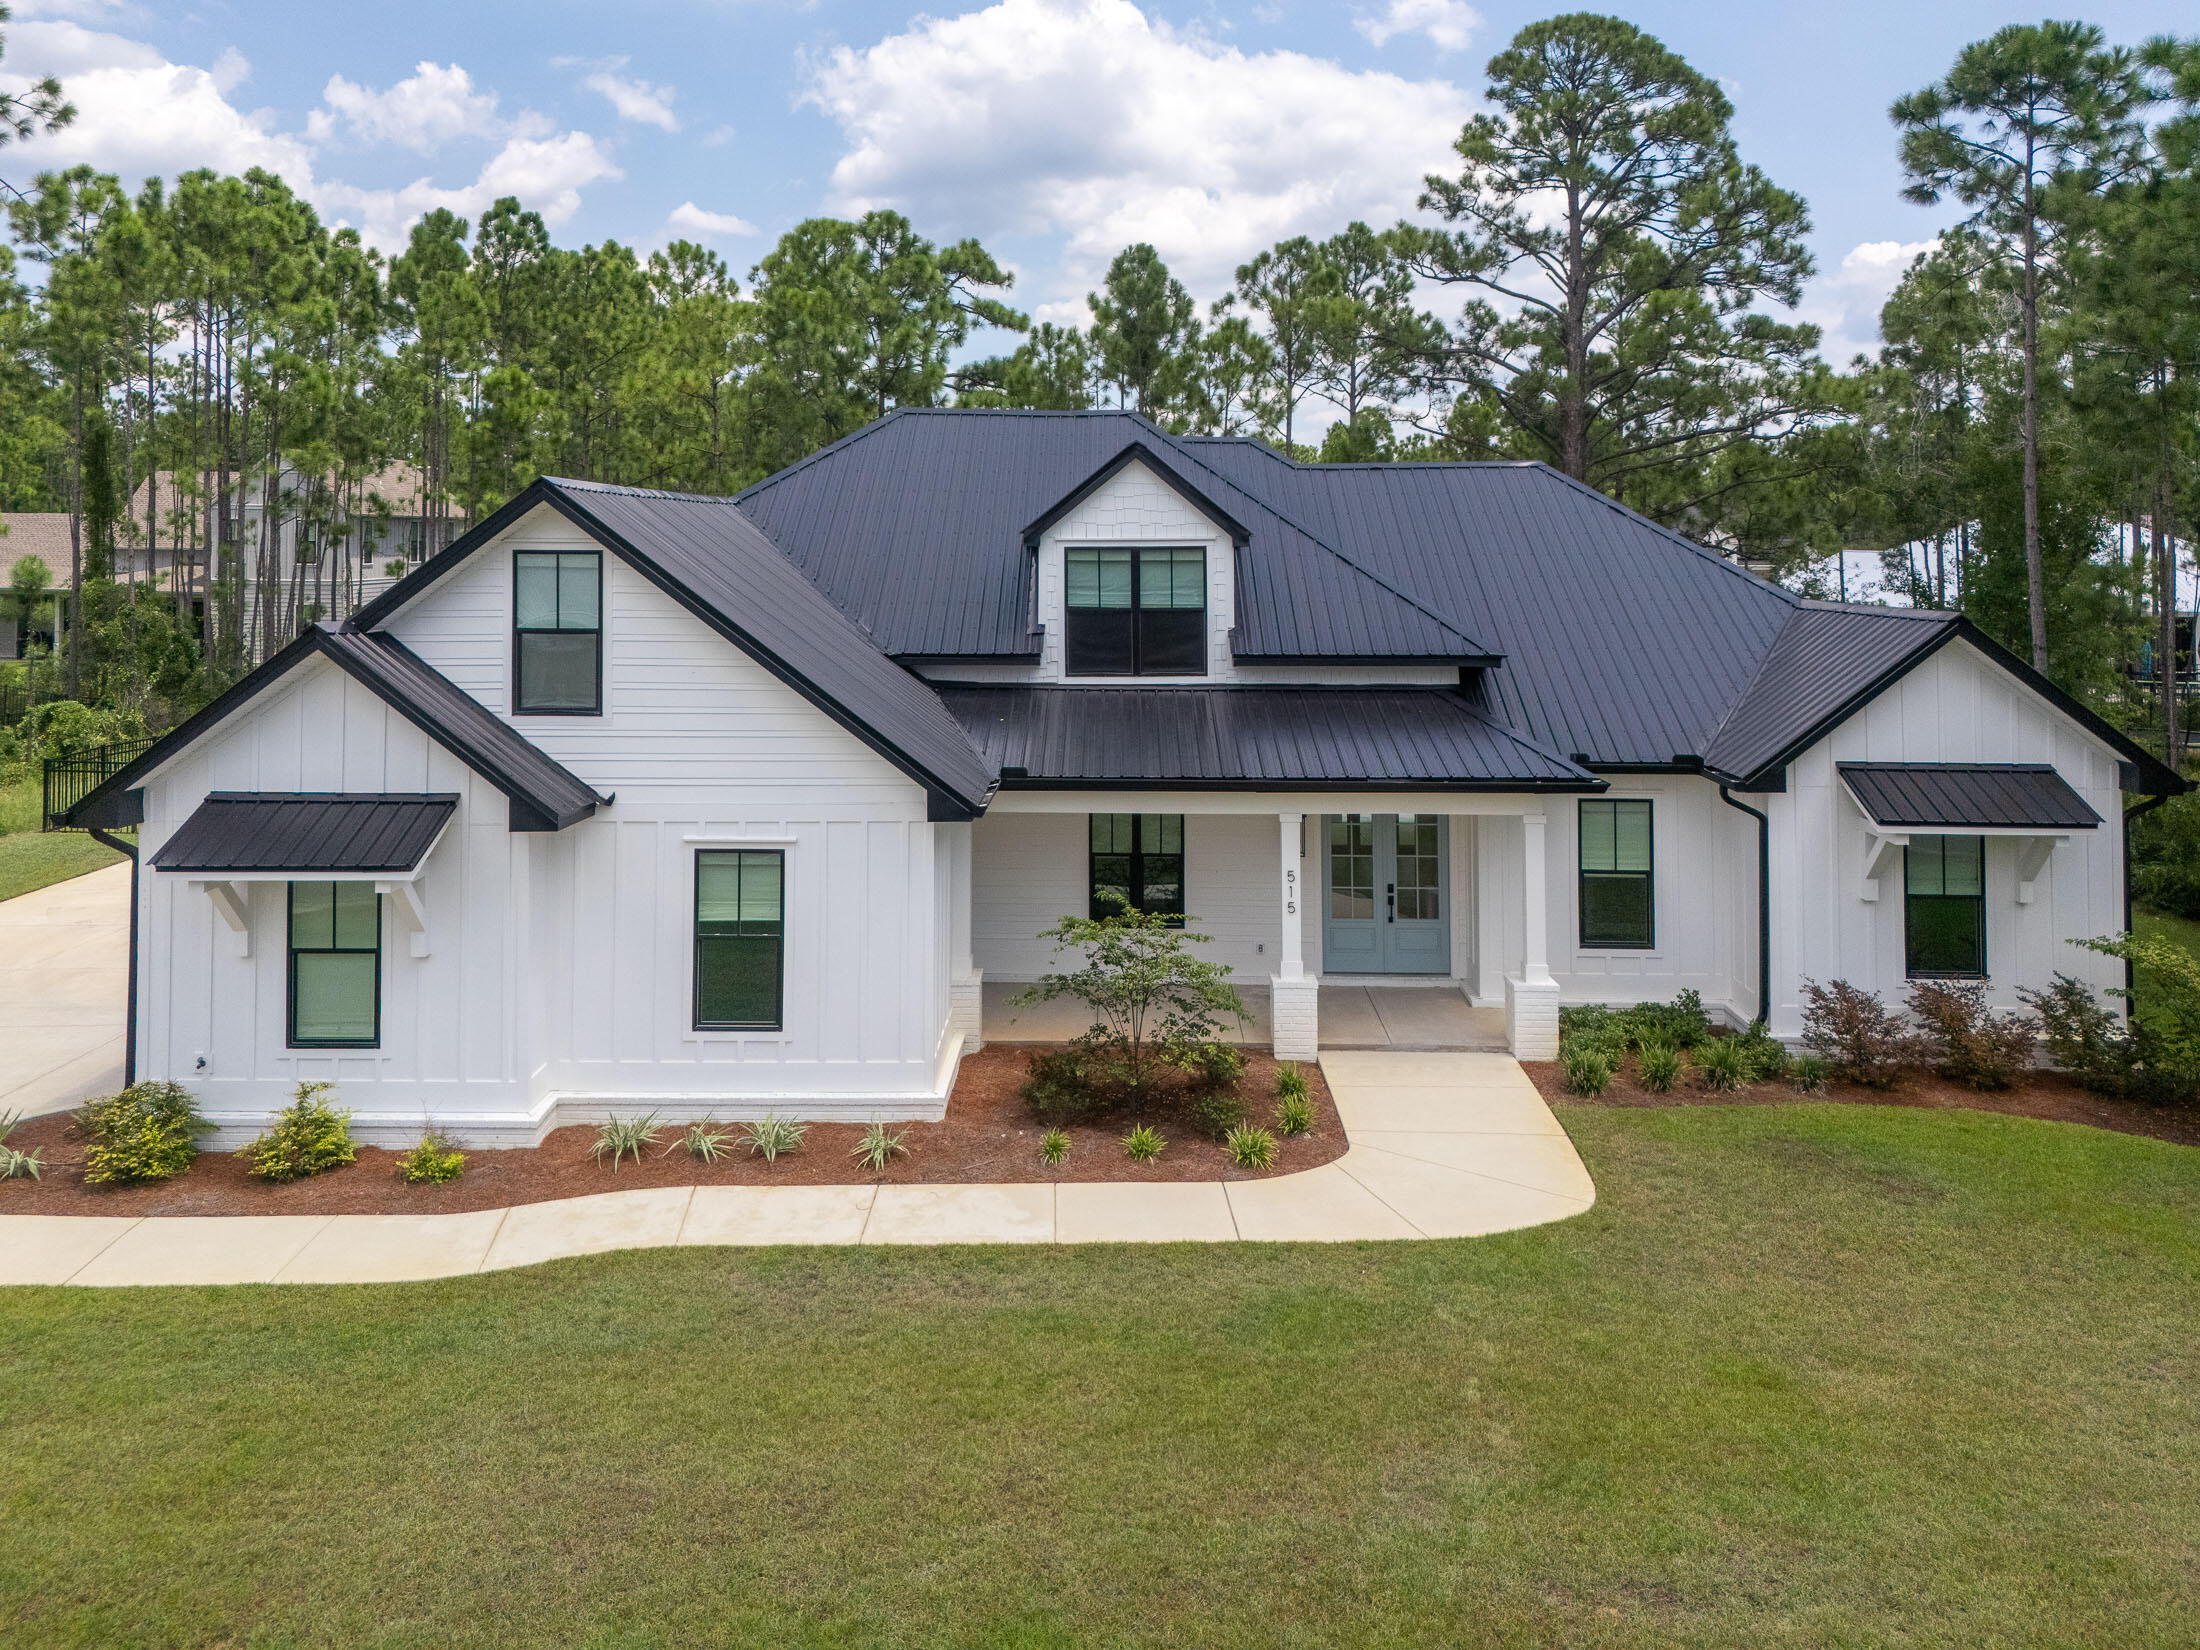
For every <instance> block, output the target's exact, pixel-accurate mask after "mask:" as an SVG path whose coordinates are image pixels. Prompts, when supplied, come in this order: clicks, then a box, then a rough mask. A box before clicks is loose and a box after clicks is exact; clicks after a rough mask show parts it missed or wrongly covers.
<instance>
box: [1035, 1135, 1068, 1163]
mask: <svg viewBox="0 0 2200 1650" xmlns="http://www.w3.org/2000/svg"><path fill="white" fill-rule="evenodd" d="M1039 1161H1040V1162H1042V1163H1066V1162H1068V1161H1069V1131H1068V1130H1067V1129H1049V1130H1047V1132H1046V1133H1045V1134H1043V1135H1041V1136H1040V1137H1039Z"/></svg>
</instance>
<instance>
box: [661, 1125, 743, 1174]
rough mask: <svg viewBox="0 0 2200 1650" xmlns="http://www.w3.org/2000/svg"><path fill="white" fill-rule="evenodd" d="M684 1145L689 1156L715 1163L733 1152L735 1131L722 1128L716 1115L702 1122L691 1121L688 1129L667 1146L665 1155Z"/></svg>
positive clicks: (668, 1155)
mask: <svg viewBox="0 0 2200 1650" xmlns="http://www.w3.org/2000/svg"><path fill="white" fill-rule="evenodd" d="M683 1146H685V1147H686V1148H687V1154H688V1156H690V1157H692V1158H694V1159H695V1160H696V1162H698V1163H715V1162H717V1161H718V1160H719V1159H720V1158H721V1157H725V1156H728V1155H730V1154H731V1153H732V1151H733V1131H732V1130H731V1129H722V1128H720V1127H719V1126H718V1120H717V1119H716V1118H715V1117H706V1118H704V1119H703V1120H702V1121H700V1122H697V1123H690V1124H689V1125H688V1126H687V1131H686V1132H685V1133H684V1134H682V1135H681V1136H680V1138H679V1139H677V1140H675V1141H674V1142H673V1143H672V1144H671V1145H669V1146H667V1147H666V1148H665V1156H667V1157H670V1156H671V1155H672V1154H673V1153H674V1152H676V1151H678V1150H679V1149H680V1148H681V1147H683Z"/></svg>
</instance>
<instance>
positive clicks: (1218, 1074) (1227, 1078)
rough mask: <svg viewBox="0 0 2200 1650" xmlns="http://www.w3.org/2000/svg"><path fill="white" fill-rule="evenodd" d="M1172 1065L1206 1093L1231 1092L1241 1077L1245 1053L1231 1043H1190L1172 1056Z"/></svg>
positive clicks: (1242, 1075) (1243, 1072)
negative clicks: (1186, 1074)
mask: <svg viewBox="0 0 2200 1650" xmlns="http://www.w3.org/2000/svg"><path fill="white" fill-rule="evenodd" d="M1175 1063H1176V1064H1177V1065H1178V1066H1179V1067H1181V1068H1182V1069H1183V1070H1184V1071H1185V1072H1187V1073H1189V1074H1190V1076H1191V1079H1192V1081H1193V1082H1194V1083H1197V1084H1198V1085H1199V1086H1200V1087H1202V1088H1205V1089H1209V1090H1216V1089H1234V1088H1236V1087H1237V1086H1238V1083H1239V1082H1240V1080H1242V1079H1243V1078H1244V1076H1245V1054H1244V1051H1243V1050H1241V1049H1239V1048H1238V1047H1237V1046H1236V1045H1235V1044H1234V1043H1223V1042H1206V1043H1194V1044H1192V1045H1191V1046H1190V1047H1189V1048H1186V1049H1183V1050H1180V1051H1179V1052H1178V1053H1177V1054H1176V1056H1175Z"/></svg>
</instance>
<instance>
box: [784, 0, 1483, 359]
mask: <svg viewBox="0 0 2200 1650" xmlns="http://www.w3.org/2000/svg"><path fill="white" fill-rule="evenodd" d="M803 96H804V101H806V102H809V103H812V104H814V105H816V106H817V107H818V108H820V109H822V110H824V111H825V113H826V114H828V115H829V116H831V117H832V119H833V120H835V121H836V122H837V123H838V124H839V125H840V128H841V130H842V132H843V134H844V135H845V137H846V139H847V141H848V149H847V151H846V153H844V154H843V155H842V157H841V159H840V161H839V163H838V164H837V165H836V166H835V168H834V170H833V188H834V193H835V195H836V196H837V198H838V199H837V204H838V205H839V206H840V207H841V209H843V210H847V211H861V210H865V209H868V208H870V207H873V206H881V205H891V206H894V207H896V208H897V209H900V210H904V211H907V212H909V213H910V214H911V215H912V216H913V217H915V218H916V219H917V221H919V222H920V223H924V224H927V225H929V226H931V227H932V232H933V233H935V234H947V235H950V236H952V235H960V234H965V233H978V234H991V235H997V234H1003V233H1010V234H1036V233H1059V234H1062V235H1063V236H1065V237H1066V242H1067V244H1066V249H1065V254H1064V258H1065V264H1066V266H1067V267H1066V268H1065V270H1064V271H1063V272H1062V276H1061V278H1060V279H1061V283H1062V285H1061V289H1060V290H1056V291H1052V292H1049V291H1043V290H1042V291H1040V292H1037V293H1033V294H1031V296H1030V298H1029V299H1027V302H1028V301H1033V300H1036V302H1037V305H1038V309H1037V312H1038V313H1041V314H1050V313H1055V312H1056V311H1055V310H1053V309H1052V308H1050V307H1049V305H1050V300H1051V301H1053V302H1055V303H1060V304H1068V303H1071V302H1072V301H1073V299H1074V296H1075V295H1076V294H1081V293H1082V292H1083V291H1084V290H1085V288H1086V286H1088V285H1090V284H1091V283H1092V282H1093V281H1094V280H1095V279H1096V278H1097V276H1098V274H1099V272H1100V271H1101V270H1102V269H1104V268H1105V266H1106V263H1107V260H1108V259H1109V258H1110V257H1112V256H1113V255H1114V254H1115V252H1117V251H1118V250H1120V249H1121V248H1122V247H1123V246H1125V245H1127V244H1129V243H1130V242H1133V241H1151V242H1152V243H1153V244H1154V245H1155V246H1156V247H1157V248H1158V249H1159V250H1160V252H1161V254H1162V256H1163V257H1164V258H1165V259H1167V260H1168V261H1169V263H1170V265H1171V267H1172V269H1173V270H1174V271H1175V272H1176V273H1177V274H1178V275H1179V276H1180V277H1181V278H1182V279H1183V280H1184V281H1185V282H1186V284H1187V285H1190V286H1192V287H1193V289H1194V290H1195V291H1197V292H1202V293H1205V294H1208V295H1212V294H1213V293H1216V292H1219V291H1220V290H1221V289H1222V288H1223V287H1224V286H1226V285H1227V284H1228V282H1229V279H1230V273H1231V271H1232V270H1233V269H1234V268H1235V267H1236V265H1238V264H1239V263H1241V262H1243V261H1244V260H1245V259H1246V258H1247V257H1249V256H1250V255H1251V254H1252V253H1254V252H1256V251H1258V250H1259V249H1260V248H1262V247H1264V246H1267V245H1269V244H1270V243H1272V242H1274V241H1276V240H1278V239H1280V238H1283V237H1286V236H1290V235H1296V234H1322V235H1326V234H1330V233H1333V232H1335V231H1336V230H1337V229H1339V228H1341V227H1342V226H1343V225H1344V224H1345V223H1346V222H1347V221H1348V220H1350V219H1353V218H1364V219H1366V220H1367V221H1369V222H1371V223H1375V224H1378V225H1380V224H1385V223H1388V222H1390V221H1392V220H1393V219H1395V218H1397V217H1399V216H1400V215H1402V214H1403V213H1405V212H1408V211H1410V210H1411V209H1412V206H1413V201H1414V197H1415V196H1416V194H1418V192H1419V189H1420V183H1421V177H1422V174H1423V173H1424V172H1427V171H1430V170H1438V169H1443V168H1444V167H1445V165H1446V163H1447V162H1448V160H1449V159H1450V145H1451V141H1452V139H1453V138H1454V137H1456V136H1457V135H1458V131H1459V128H1460V125H1461V124H1462V123H1463V122H1464V121H1465V119H1466V116H1467V113H1468V108H1469V99H1468V97H1467V95H1466V94H1465V93H1464V92H1462V91H1460V90H1459V89H1458V88H1457V87H1455V86H1452V85H1450V84H1449V83H1447V82H1444V81H1440V80H1436V81H1414V80H1406V79H1403V78H1401V77H1399V76H1397V75H1392V74H1385V73H1379V72H1374V71H1368V72H1354V71H1351V70H1348V69H1345V68H1344V67H1342V66H1341V65H1339V64H1337V63H1334V62H1329V61H1326V60H1324V59H1321V58H1314V57H1307V56H1304V55H1302V54H1300V53H1297V52H1283V51H1275V52H1260V53H1253V54H1248V53H1246V52H1242V51H1239V50H1237V49H1236V48H1234V47H1228V46H1223V45H1219V44H1217V43H1215V42H1214V41H1212V40H1209V39H1207V38H1206V37H1204V36H1201V35H1198V34H1194V33H1189V32H1185V31H1180V30H1176V29H1172V28H1170V27H1169V26H1168V25H1167V24H1165V23H1157V22H1153V21H1150V20H1149V19H1148V18H1147V17H1146V16H1145V15H1144V14H1143V13H1141V12H1140V11H1139V9H1138V8H1137V7H1136V6H1135V5H1133V4H1131V3H1130V0H1000V3H999V4H996V5H994V6H991V7H989V8H988V9H986V10H984V11H980V12H971V13H966V14H964V15H962V16H960V17H951V18H931V17H920V18H918V19H917V20H916V21H914V22H913V23H912V24H911V25H910V26H909V28H908V29H907V30H906V31H905V32H903V33H901V34H896V35H889V36H887V37H886V38H885V39H883V40H881V41H879V42H878V43H877V44H876V45H873V46H870V47H867V48H864V49H862V50H855V49H852V48H849V47H840V48H838V49H836V50H834V51H832V52H830V53H829V54H827V55H826V56H824V57H823V58H822V59H819V60H816V61H814V62H813V63H811V65H810V73H809V84H808V87H807V89H806V90H805V92H804V94H803ZM1078 313H1079V315H1080V317H1081V306H1080V307H1079V310H1078Z"/></svg>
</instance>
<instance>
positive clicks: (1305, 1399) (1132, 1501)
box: [0, 1105, 2200, 1650]
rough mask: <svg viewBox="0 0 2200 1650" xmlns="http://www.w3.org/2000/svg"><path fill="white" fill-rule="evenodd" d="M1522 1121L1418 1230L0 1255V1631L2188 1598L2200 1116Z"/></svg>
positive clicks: (1201, 1628) (1927, 1628) (1157, 1634)
mask: <svg viewBox="0 0 2200 1650" xmlns="http://www.w3.org/2000/svg"><path fill="white" fill-rule="evenodd" d="M1563 1117H1564V1121H1565V1123H1566V1125H1567V1127H1568V1128H1569V1129H1570V1130H1571V1131H1572V1132H1573V1134H1574V1136H1575V1139H1576V1140H1577V1142H1578V1143H1579V1145H1580V1147H1581V1149H1582V1152H1583V1154H1584V1156H1585V1157H1586V1159H1587V1161H1588V1163H1589V1166H1590V1169H1591V1171H1592V1172H1593V1173H1594V1174H1595V1176H1596V1179H1597V1182H1598V1185H1599V1188H1600V1192H1601V1197H1600V1201H1599V1203H1598V1205H1597V1206H1596V1208H1595V1209H1593V1210H1592V1211H1591V1212H1590V1213H1588V1214H1587V1215H1584V1216H1582V1217H1580V1218H1578V1219H1575V1220H1572V1221H1568V1222H1564V1223H1562V1224H1559V1225H1556V1226H1549V1227H1543V1228H1539V1229H1535V1230H1531V1231H1526V1232H1519V1233H1514V1234H1510V1235H1507V1236H1504V1237H1499V1238H1490V1239H1481V1240H1475V1241H1469V1242H1450V1243H1399V1244H1387V1245H1354V1246H1346V1247H1325V1246H1320V1245H1307V1246H1302V1247H1288V1248H1265V1247H1263V1248H1250V1247H1248V1248H1238V1247H1230V1248H1223V1249H1212V1248H1202V1247H1184V1248H1169V1249H1113V1250H1105V1249H1063V1250H1052V1249H1047V1250H1030V1249H989V1250H973V1249H961V1250H932V1251H927V1250H921V1249H897V1250H869V1251H849V1250H780V1251H768V1252H743V1251H730V1250H695V1251H664V1250H660V1251H653V1252H644V1253H627V1254H614V1255H606V1256H601V1257H596V1258H593V1259H589V1260H580V1261H567V1262H560V1263H557V1264H554V1265H551V1266H546V1267H541V1268H537V1269H534V1270H529V1271H523V1272H515V1273H507V1274H503V1275H498V1276H491V1277H484V1278H472V1279H464V1280H455V1281H450V1282H444V1283H435V1284H418V1285H403V1286H387V1287H378V1288H354V1289H308V1288H272V1289H270V1288H252V1289H233V1290H217V1289H203V1290H172V1291H165V1290H118V1291H112V1292H94V1291H73V1290H40V1291H31V1290H15V1291H6V1292H0V1368H4V1369H6V1370H7V1372H8V1374H7V1380H6V1391H7V1399H6V1408H5V1411H4V1416H5V1438H6V1459H7V1462H8V1470H7V1472H6V1474H5V1475H4V1479H0V1528H5V1529H6V1531H7V1532H8V1535H7V1539H6V1540H5V1541H0V1640H4V1641H5V1642H7V1643H8V1644H9V1645H11V1646H34V1645H57V1644H73V1645H91V1644H123V1643H127V1644H142V1645H156V1646H157V1645H187V1644H188V1645H207V1644H235V1645H239V1646H242V1645H246V1644H253V1645H259V1644H266V1645H343V1646H347V1647H352V1646H400V1645H402V1646H414V1645H417V1646H441V1645H450V1644H491V1643H493V1644H497V1645H500V1646H527V1645H543V1646H558V1647H561V1650H563V1647H577V1646H623V1647H639V1646H673V1645H681V1646H687V1645H711V1646H716V1645H732V1644H750V1643H758V1644H762V1643H770V1644H773V1645H833V1646H856V1645H873V1644H892V1645H941V1646H946V1645H956V1646H979V1645H998V1646H1018V1647H1041V1646H1069V1645H1088V1644H1091V1645H1099V1644H1106V1645H1148V1644H1150V1645H1199V1646H1202V1647H1207V1646H1236V1645H1243V1646H1261V1647H1264V1650H1265V1647H1268V1646H1279V1645H1280V1646H1328V1645H1381V1646H1392V1645H1431V1646H1434V1645H1444V1646H1455V1645H1498V1644H1508V1645H1528V1644H1549V1643H1568V1644H1592V1643H1593V1644H1598V1645H1644V1646H1649V1645H1660V1646H1662V1645H1670V1644H1707V1645H1708V1644H1719V1645H1729V1644H1750V1645H1753V1646H1754V1645H1768V1644H1793V1645H1827V1644H1865V1643H1870V1644H1916V1645H1933V1644H1953V1643H1964V1644H1986V1643H2011V1644H2045V1643H2092V1644H2115V1645H2119V1646H2140V1645H2151V1644H2162V1645H2169V1644H2179V1645H2182V1644H2189V1643H2190V1642H2191V1633H2192V1624H2193V1622H2194V1621H2195V1620H2196V1619H2200V1412H2196V1410H2195V1407H2194V1405H2193V1402H2192V1394H2193V1393H2194V1392H2195V1391H2196V1390H2200V1335H2196V1334H2195V1332H2194V1317H2193V1303H2194V1302H2195V1300H2200V1151H2195V1150H2193V1149H2191V1148H2187V1147H2179V1146H2172V1145H2167V1144H2164V1143H2162V1142H2160V1141H2155V1140H2148V1139H2141V1138H2134V1137H2129V1136H2123V1135H2114V1134H2108V1133H2105V1132H2100V1131H2095V1130H2091V1129H2084V1128H2079V1127H2074V1126H2070V1125H2065V1124H2054V1123H2039V1122H2033V1121H2029V1120H2025V1119H2017V1118H2008V1117H2000V1116H1989V1115H1985V1114H1980V1113H1973V1112H1938V1111H1916V1110H1903V1109H1897V1108H1872V1107H1854V1106H1822V1105H1798V1106H1782V1107H1758V1108H1748V1107H1701V1108H1675V1109H1668V1110H1652V1111H1618V1110H1596V1109H1589V1108H1579V1109H1576V1108H1568V1109H1567V1110H1566V1111H1565V1112H1564V1113H1563ZM5 1205H6V1197H5V1191H4V1188H0V1209H4V1207H5Z"/></svg>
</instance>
